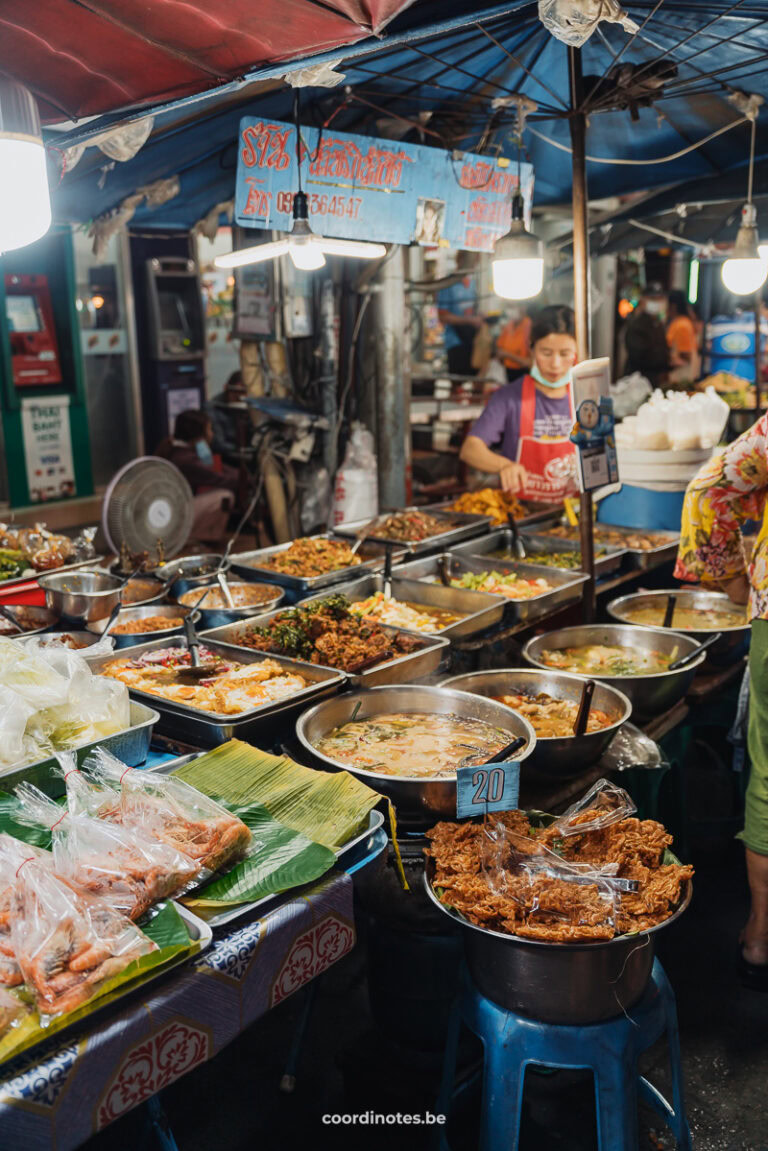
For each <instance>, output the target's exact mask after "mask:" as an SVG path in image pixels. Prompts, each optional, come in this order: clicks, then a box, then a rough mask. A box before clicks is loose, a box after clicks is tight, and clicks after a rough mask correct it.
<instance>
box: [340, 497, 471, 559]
mask: <svg viewBox="0 0 768 1151" xmlns="http://www.w3.org/2000/svg"><path fill="white" fill-rule="evenodd" d="M405 512H423V513H424V514H425V515H431V516H434V517H435V519H438V520H445V521H446V523H445V531H443V532H439V533H438V534H437V535H434V536H428V537H427V539H425V540H395V539H389V538H388V537H387V536H377V535H376V532H375V530H374V531H373V532H372V533H371V535H369V536H368V537H367V538H368V539H371V540H373V541H374V542H376V543H382V544H397V545H398V546H399V547H402V548H404V549H405V551H406V552H407V553H408V554H409V555H424V554H425V553H426V552H434V551H444V550H445V549H447V548H450V547H451V546H452V545H453V544H455V543H459V542H460V541H461V540H466V539H470V538H471V537H472V536H477V535H482V533H483V532H487V531H488V529H489V527H490V526H491V521H490V519H489V517H488V516H479V515H468V514H467V513H466V512H449V511H446V510H445V507H444V506H443V505H441V504H428V505H427V506H426V507H423V508H416V507H409V508H402V510H401V511H398V512H382V514H381V516H380V517H379V518H380V519H382V520H383V519H386V517H387V516H388V515H400V514H403V513H405ZM370 522H371V521H370V519H364V520H349V521H348V522H347V523H344V524H337V525H336V527H335V528H334V531H335V533H336V535H339V536H344V537H345V538H346V539H356V538H357V533H358V532H359V531H362V530H363V529H364V528H366V527H367V526H368V525H369V524H370Z"/></svg>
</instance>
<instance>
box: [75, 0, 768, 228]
mask: <svg viewBox="0 0 768 1151" xmlns="http://www.w3.org/2000/svg"><path fill="white" fill-rule="evenodd" d="M442 10H443V11H445V8H443V9H442ZM451 10H452V17H451V19H450V21H443V22H442V23H436V22H435V8H434V6H433V5H429V4H422V3H420V2H419V0H417V3H415V4H413V5H412V6H411V7H410V8H409V9H407V11H406V12H404V13H402V14H401V15H400V16H398V17H396V18H395V19H394V20H393V21H392V22H391V24H389V25H388V27H387V30H386V31H385V32H384V34H383V35H382V36H381V37H380V38H379V39H378V40H373V39H369V40H365V41H362V42H361V43H358V44H356V45H354V46H352V47H347V48H345V47H340V48H339V49H338V50H336V51H334V52H326V53H324V54H323V55H322V56H320V57H312V58H309V59H305V60H304V61H302V66H303V67H306V66H307V65H308V64H310V63H312V62H315V61H317V60H328V59H333V60H337V61H340V62H339V63H338V64H337V65H336V68H337V71H339V72H342V73H343V74H344V77H345V80H344V83H343V85H341V86H340V87H336V88H305V89H304V91H303V93H302V117H303V119H304V120H305V121H306V122H308V123H315V124H322V123H327V122H328V121H329V119H330V117H333V124H334V127H336V128H338V129H344V130H347V131H356V132H361V133H363V134H369V135H386V136H395V135H401V136H402V137H403V138H406V139H409V140H414V141H418V142H421V143H425V144H430V145H434V146H435V147H442V148H449V149H450V148H460V149H464V150H468V151H484V152H487V153H491V154H496V153H499V154H504V155H508V156H514V155H515V154H516V150H517V149H516V143H515V127H514V125H515V108H514V101H513V100H512V99H511V98H512V97H514V96H515V95H516V94H521V95H525V96H527V97H529V98H530V99H531V100H533V101H535V102H536V104H537V110H536V111H535V112H533V113H531V115H530V116H529V118H528V127H527V130H526V132H525V135H524V141H523V143H524V149H525V153H526V158H528V159H530V160H531V161H532V162H533V164H534V167H535V172H536V189H535V203H536V204H539V205H542V204H557V203H564V202H567V201H568V200H569V198H570V195H571V183H572V167H571V158H570V154H569V149H570V135H569V116H570V114H571V109H572V106H573V105H572V100H571V93H570V90H569V77H568V49H567V47H566V46H565V45H564V44H562V43H561V42H560V41H558V40H557V39H555V38H554V37H553V36H552V35H551V34H550V32H549V31H548V30H547V29H545V28H544V26H543V25H542V24H541V22H540V21H539V19H538V11H537V7H536V5H535V4H505V5H503V6H497V7H495V8H492V9H486V10H485V11H482V12H480V11H477V10H475V11H474V12H473V11H472V10H471V5H470V4H467V3H462V4H458V5H451ZM627 10H628V12H629V15H630V16H631V17H632V19H633V20H634V21H635V22H636V24H637V25H638V26H639V31H638V32H637V33H636V34H635V35H634V36H632V35H630V34H629V33H628V32H627V31H625V29H624V28H623V27H622V26H621V25H619V24H607V23H603V24H601V25H600V26H599V28H598V30H597V31H596V32H595V33H594V34H593V35H592V37H591V38H590V39H589V40H588V42H587V43H586V45H585V46H584V48H583V49H582V53H581V56H582V67H583V72H584V75H585V81H584V92H585V103H584V108H585V111H586V112H587V113H588V129H587V154H588V156H589V157H591V159H590V160H589V162H588V167H587V171H588V180H589V194H590V198H591V199H595V198H603V197H607V196H616V195H621V194H625V193H630V192H636V191H638V190H647V189H652V188H661V187H664V186H669V185H671V184H679V183H682V182H688V183H689V184H691V185H694V186H696V185H700V186H701V187H702V188H704V187H710V188H712V189H713V190H715V191H716V190H717V188H718V187H720V186H721V181H722V180H723V179H724V176H729V174H733V178H734V181H735V183H734V185H733V186H734V188H735V187H736V185H739V184H740V183H741V184H743V186H744V190H745V189H746V179H745V176H744V163H745V160H746V157H747V151H748V146H749V133H750V126H749V124H748V123H747V122H746V121H745V120H744V119H743V116H742V113H741V112H740V111H739V110H738V106H737V103H738V96H736V101H737V102H736V103H734V94H735V93H736V94H737V93H744V92H746V93H749V94H756V95H758V96H766V97H768V40H766V35H765V30H764V28H765V22H766V19H768V0H749V2H747V0H745V2H743V3H738V2H737V3H733V4H730V5H729V6H728V7H726V8H725V9H722V8H721V7H720V6H718V5H716V4H714V3H707V2H705V3H700V2H698V0H668V3H665V2H664V0H661V2H656V3H654V4H650V3H630V4H628V6H627ZM292 67H294V65H288V66H285V65H280V66H274V67H270V68H268V69H265V68H261V69H259V70H258V71H255V72H253V73H251V74H248V75H246V76H244V77H243V78H242V80H240V81H238V82H237V83H230V84H228V85H227V86H225V87H223V88H221V89H218V90H214V91H212V92H209V93H206V94H204V95H203V96H197V97H195V98H193V99H192V100H186V101H182V102H179V103H177V104H176V105H170V106H168V105H164V106H161V107H160V108H158V109H156V110H155V126H154V130H153V132H152V135H151V136H150V138H149V140H148V142H147V143H146V144H145V145H144V147H143V148H142V150H141V151H140V152H139V153H138V155H137V156H136V157H135V158H134V159H133V160H130V161H128V162H126V163H119V162H118V163H115V165H114V167H113V168H110V169H109V170H108V171H106V172H105V171H104V170H103V169H104V168H105V166H106V165H107V164H108V163H109V161H107V159H106V158H105V157H104V155H103V154H102V153H101V152H100V151H99V150H98V149H96V148H89V149H87V151H86V153H85V155H84V157H83V159H82V160H81V161H80V163H79V164H78V165H77V167H76V168H75V169H74V170H73V171H71V172H68V173H65V175H64V177H63V179H62V181H61V183H60V185H59V187H58V188H57V189H56V190H55V193H54V205H55V215H56V218H57V219H58V220H60V221H73V222H78V221H79V222H83V221H88V220H89V219H91V218H93V217H95V216H98V215H101V214H102V213H104V212H105V211H108V210H110V209H112V208H114V207H115V206H116V205H118V204H119V203H120V202H121V201H122V199H123V198H124V197H125V196H126V195H129V194H130V193H132V192H133V191H134V190H135V189H136V188H138V187H140V186H141V185H144V184H147V183H150V182H152V181H155V180H157V179H160V178H163V177H166V176H171V175H178V176H179V177H180V181H181V192H180V195H178V196H177V197H175V198H174V199H173V200H171V201H169V203H168V204H166V205H164V206H162V207H158V208H155V209H149V208H146V207H143V208H141V209H140V210H139V211H138V212H137V214H136V216H135V217H134V221H133V224H132V226H137V225H138V226H143V227H152V228H162V229H168V228H187V227H189V226H191V225H192V224H194V223H195V222H196V221H197V220H199V219H200V218H202V217H203V216H204V215H205V214H206V213H207V212H208V211H209V210H210V209H211V208H212V207H213V206H214V205H215V204H217V203H219V202H220V201H224V200H227V199H228V198H229V197H231V195H232V193H233V189H234V175H235V167H236V138H237V129H238V123H239V120H240V117H241V116H242V115H244V114H246V113H247V114H254V113H257V114H258V115H268V116H271V117H275V118H280V119H288V118H289V117H290V109H291V99H292V91H291V89H290V88H289V87H288V86H287V85H286V84H285V82H284V81H283V80H282V79H281V78H279V77H281V76H282V75H283V74H284V73H285V72H286V71H287V70H288V69H289V68H292ZM651 101H652V103H651ZM146 110H147V109H146V108H144V109H142V110H141V113H138V112H137V115H138V114H145V113H146ZM114 122H115V117H114V116H112V117H105V118H103V119H101V120H96V121H95V122H94V121H92V122H90V123H88V124H86V125H84V126H83V127H82V128H76V129H75V130H74V131H71V132H69V133H68V134H67V136H66V137H65V138H64V140H61V139H58V138H57V139H56V141H55V143H56V146H57V147H64V146H65V145H66V144H68V143H72V142H74V141H77V140H80V139H85V138H88V137H92V136H93V135H94V134H95V133H96V132H98V131H101V130H104V129H105V128H106V127H109V126H110V124H112V123H114ZM701 141H705V142H703V143H700V142H701ZM697 144H700V146H697V147H692V145H697ZM757 153H758V156H759V157H760V156H766V157H768V113H766V112H765V111H763V112H762V113H761V115H760V116H759V118H758V129H757ZM664 157H673V158H672V159H670V160H669V161H668V162H665V163H658V162H654V161H658V160H659V159H661V158H664ZM602 161H606V162H602ZM729 186H730V178H729ZM736 194H737V195H738V194H743V192H742V193H738V192H737V193H736Z"/></svg>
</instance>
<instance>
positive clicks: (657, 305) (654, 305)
mask: <svg viewBox="0 0 768 1151" xmlns="http://www.w3.org/2000/svg"><path fill="white" fill-rule="evenodd" d="M645 310H646V312H647V313H648V315H649V316H663V315H664V314H665V313H666V310H667V309H666V307H665V306H664V301H663V300H646V302H645Z"/></svg>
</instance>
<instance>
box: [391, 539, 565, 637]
mask: <svg viewBox="0 0 768 1151" xmlns="http://www.w3.org/2000/svg"><path fill="white" fill-rule="evenodd" d="M443 569H444V570H445V571H446V573H447V574H448V575H449V576H450V577H456V576H462V575H464V574H465V573H467V572H482V571H498V572H515V573H516V574H517V575H519V576H520V578H521V579H528V580H534V579H543V580H546V581H547V583H548V584H549V585H550V586H549V589H548V590H547V591H543V592H542V593H541V595H537V596H532V597H531V598H530V599H522V600H513V599H508V598H507V597H506V596H502V595H495V593H494V592H487V593H484V594H487V595H493V596H495V598H496V599H499V600H501V602H502V603H503V604H504V616H503V618H504V621H505V622H506V623H533V622H534V620H537V619H542V618H543V617H544V616H548V615H552V613H553V612H555V611H559V610H560V609H561V608H564V607H567V606H568V605H569V604H572V603H578V602H579V601H580V600H581V598H582V595H583V591H584V583H585V582H586V580H587V576H586V575H585V574H584V573H583V572H572V571H563V569H562V568H551V567H543V566H541V565H540V564H528V563H525V562H524V561H518V560H494V561H493V562H489V561H488V560H486V559H483V558H482V557H481V556H467V555H457V554H456V553H455V552H443V554H442V555H437V556H425V557H424V558H423V559H417V560H413V561H412V562H411V563H407V564H403V565H402V567H400V568H399V569H398V573H397V574H398V575H399V576H403V577H407V578H409V579H418V580H426V581H427V582H429V583H433V582H435V581H438V580H440V579H441V571H442V570H443ZM470 590H471V589H470Z"/></svg>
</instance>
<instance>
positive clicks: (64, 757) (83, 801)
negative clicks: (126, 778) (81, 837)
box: [54, 751, 122, 823]
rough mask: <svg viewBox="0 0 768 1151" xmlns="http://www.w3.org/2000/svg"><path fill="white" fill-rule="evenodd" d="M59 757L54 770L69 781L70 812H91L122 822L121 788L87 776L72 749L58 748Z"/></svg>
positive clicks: (66, 782)
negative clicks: (59, 750) (96, 781)
mask: <svg viewBox="0 0 768 1151" xmlns="http://www.w3.org/2000/svg"><path fill="white" fill-rule="evenodd" d="M56 759H57V763H58V766H57V768H54V772H55V773H56V774H57V775H60V776H61V777H62V778H63V780H64V783H65V785H66V789H67V811H68V812H69V814H70V815H90V816H92V817H93V818H94V819H106V820H108V821H109V822H111V823H120V821H121V818H122V811H121V806H120V791H119V789H115V788H113V787H107V786H106V785H104V784H98V783H94V782H93V781H92V780H90V779H88V778H87V776H85V775H84V774H83V773H82V771H80V768H79V767H78V766H77V756H76V755H75V753H74V752H73V751H62V752H59V754H58V755H57V756H56Z"/></svg>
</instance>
